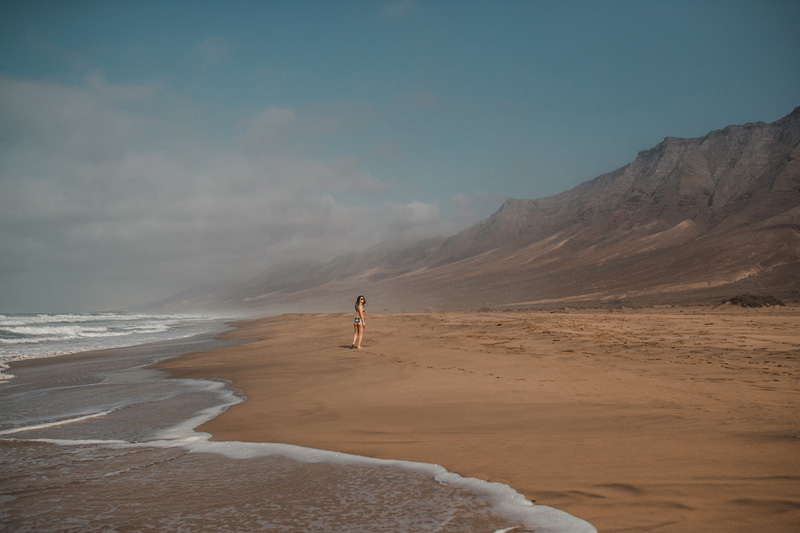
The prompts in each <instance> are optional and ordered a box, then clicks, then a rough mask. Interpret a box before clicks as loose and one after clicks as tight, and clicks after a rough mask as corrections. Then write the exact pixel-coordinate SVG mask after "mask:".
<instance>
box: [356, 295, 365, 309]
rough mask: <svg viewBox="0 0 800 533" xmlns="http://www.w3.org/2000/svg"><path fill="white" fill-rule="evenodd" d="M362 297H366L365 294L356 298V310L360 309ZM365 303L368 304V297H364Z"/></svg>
mask: <svg viewBox="0 0 800 533" xmlns="http://www.w3.org/2000/svg"><path fill="white" fill-rule="evenodd" d="M361 298H364V297H363V296H359V297H358V298H356V311H357V310H358V304H359V303H360V302H361ZM364 305H367V299H366V298H364Z"/></svg>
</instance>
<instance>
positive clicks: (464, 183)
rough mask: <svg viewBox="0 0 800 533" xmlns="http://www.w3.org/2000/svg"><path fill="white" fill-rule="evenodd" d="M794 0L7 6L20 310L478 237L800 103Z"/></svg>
mask: <svg viewBox="0 0 800 533" xmlns="http://www.w3.org/2000/svg"><path fill="white" fill-rule="evenodd" d="M797 20H800V4H798V3H797V2H790V1H785V2H780V1H747V2H745V1H699V2H683V1H669V2H667V1H662V2H654V1H607V2H585V1H573V2H570V1H564V2H552V1H501V2H488V1H485V2H477V1H461V2H449V1H430V2H428V1H423V0H414V1H412V0H400V1H393V0H392V1H385V2H381V1H360V2H349V1H338V2H322V1H318V2H312V1H307V2H304V1H299V2H278V1H274V2H245V1H232V2H210V1H191V2H189V1H168V2H151V1H137V2H133V1H106V2H101V1H88V0H87V1H71V0H67V1H60V2H42V1H36V0H28V1H24V2H15V1H7V2H3V3H2V4H0V185H2V189H3V190H4V191H5V192H4V194H3V195H2V198H0V224H2V225H1V226H0V249H2V250H3V252H2V256H1V257H0V302H2V306H0V312H3V311H5V312H9V311H14V310H19V311H26V310H31V311H36V310H42V311H44V310H51V309H53V308H58V309H66V308H75V307H81V306H93V305H98V306H104V305H107V306H114V305H125V304H129V303H136V301H148V300H150V299H153V298H154V297H160V296H164V295H166V294H167V293H170V292H175V291H178V290H181V289H183V288H185V287H186V286H187V285H190V284H192V283H196V282H203V281H210V280H216V279H246V278H248V277H250V276H253V275H255V274H257V273H258V272H259V271H261V270H262V269H263V268H265V267H267V266H269V265H272V264H275V263H277V262H281V261H286V260H292V259H314V260H322V259H329V258H332V257H333V256H335V255H337V254H339V253H344V252H347V251H350V250H355V249H361V248H364V247H366V246H369V245H371V244H375V243H377V242H380V241H382V240H384V239H389V238H395V237H407V238H416V237H422V236H427V235H433V234H450V233H454V232H456V231H458V230H460V229H462V228H464V227H466V226H468V225H470V224H471V223H474V222H476V221H478V220H479V219H481V218H484V217H486V216H488V215H490V214H491V213H492V212H493V211H495V210H496V209H497V208H498V207H499V206H500V205H501V203H502V201H503V200H504V199H506V198H508V197H516V198H536V197H541V196H547V195H552V194H556V193H559V192H563V191H565V190H567V189H569V188H571V187H573V186H575V185H577V184H579V183H581V182H583V181H586V180H588V179H591V178H593V177H595V176H597V175H599V174H602V173H605V172H609V171H612V170H614V169H616V168H618V167H620V166H622V165H624V164H626V163H628V162H630V161H632V160H633V159H634V158H635V157H636V154H637V152H638V151H639V150H644V149H648V148H650V147H652V146H653V145H655V144H657V143H658V142H660V141H661V140H662V139H663V138H664V137H666V136H673V137H697V136H702V135H705V134H706V133H708V132H709V131H711V130H714V129H720V128H723V127H725V126H727V125H729V124H740V123H745V122H751V121H765V122H771V121H774V120H776V119H778V118H780V117H781V116H783V115H786V114H787V113H789V112H790V111H791V110H792V109H793V108H794V107H795V106H797V105H800V97H799V96H800V90H798V88H799V87H800V68H798V67H800V36H798V34H800V32H797V31H796V21H797Z"/></svg>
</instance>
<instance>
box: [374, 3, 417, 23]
mask: <svg viewBox="0 0 800 533" xmlns="http://www.w3.org/2000/svg"><path fill="white" fill-rule="evenodd" d="M419 11H420V7H419V5H418V4H417V2H416V1H415V0H394V1H393V2H389V3H387V4H385V5H384V6H383V7H382V8H381V10H380V17H381V18H383V19H391V20H398V19H405V18H407V17H409V16H410V15H412V14H414V13H417V12H419Z"/></svg>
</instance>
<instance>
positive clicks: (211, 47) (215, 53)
mask: <svg viewBox="0 0 800 533" xmlns="http://www.w3.org/2000/svg"><path fill="white" fill-rule="evenodd" d="M232 53H233V46H231V45H230V44H229V43H228V42H227V41H225V40H224V39H218V38H211V37H207V38H205V39H204V40H203V41H202V42H200V43H198V44H197V45H195V46H194V48H192V55H193V56H194V58H195V59H196V60H197V61H198V63H199V65H200V67H201V68H204V69H205V68H208V67H211V66H213V65H216V64H218V63H221V62H223V61H225V60H227V59H228V58H229V57H230V56H231V54H232Z"/></svg>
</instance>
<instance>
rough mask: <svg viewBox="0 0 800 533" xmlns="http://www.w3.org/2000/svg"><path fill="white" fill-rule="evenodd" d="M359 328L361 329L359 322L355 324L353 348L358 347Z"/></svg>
mask: <svg viewBox="0 0 800 533" xmlns="http://www.w3.org/2000/svg"><path fill="white" fill-rule="evenodd" d="M358 330H359V327H358V324H353V344H351V345H350V347H351V348H355V347H356V340H358ZM358 343H359V344H361V341H360V340H359V342H358Z"/></svg>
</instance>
